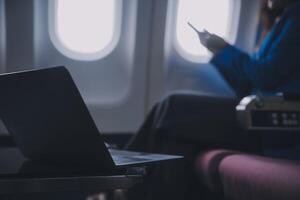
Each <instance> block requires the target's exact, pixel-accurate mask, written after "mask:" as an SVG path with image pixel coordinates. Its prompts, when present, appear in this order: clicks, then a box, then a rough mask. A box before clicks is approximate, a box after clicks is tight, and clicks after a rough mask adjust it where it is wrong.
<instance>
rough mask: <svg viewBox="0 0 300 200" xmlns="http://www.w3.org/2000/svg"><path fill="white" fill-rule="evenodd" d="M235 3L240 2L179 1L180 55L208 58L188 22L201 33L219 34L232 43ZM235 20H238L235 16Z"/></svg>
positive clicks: (215, 0) (178, 36) (222, 0)
mask: <svg viewBox="0 0 300 200" xmlns="http://www.w3.org/2000/svg"><path fill="white" fill-rule="evenodd" d="M234 2H239V1H238V0H178V10H177V22H176V39H177V45H178V47H179V51H180V53H183V54H184V55H186V56H188V57H192V58H198V59H199V58H207V57H208V56H209V52H208V51H207V49H206V48H204V47H203V46H202V45H201V43H200V42H199V38H198V36H197V34H196V32H195V31H193V29H191V28H190V27H189V26H188V25H187V22H190V23H191V24H193V25H194V26H195V27H196V28H197V29H199V30H200V31H201V30H203V29H206V30H207V31H209V32H211V33H214V34H217V35H219V36H221V37H223V38H225V39H227V40H228V41H232V40H233V38H232V33H233V31H232V30H233V29H235V28H236V27H234V26H233V24H234V23H233V13H236V12H233V11H234V9H233V8H234V7H233V4H234ZM235 18H238V17H236V16H235Z"/></svg>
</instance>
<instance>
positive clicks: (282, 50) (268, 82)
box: [211, 17, 300, 96]
mask: <svg viewBox="0 0 300 200" xmlns="http://www.w3.org/2000/svg"><path fill="white" fill-rule="evenodd" d="M299 24H300V20H299V17H298V18H290V19H287V20H286V21H285V24H284V26H283V27H282V30H281V31H280V34H278V35H277V37H276V39H275V40H273V42H272V44H271V45H270V48H269V49H268V53H267V54H266V55H265V56H264V57H262V58H255V57H251V56H249V55H248V54H246V53H244V52H242V51H240V50H239V49H237V48H235V47H234V46H231V45H228V46H227V47H225V48H224V49H223V50H222V51H221V52H219V53H218V54H217V55H215V56H214V57H213V59H212V60H211V63H212V64H214V65H215V67H216V68H217V69H218V70H219V71H220V73H221V74H222V75H223V76H224V78H225V79H226V80H227V81H228V82H229V84H230V85H231V86H232V87H233V89H234V90H235V91H236V93H237V95H238V96H244V95H245V94H247V93H249V91H250V90H253V89H257V90H259V91H272V90H274V89H276V88H277V87H279V86H280V85H281V84H282V83H284V82H286V81H288V79H289V77H290V76H291V75H292V74H293V72H295V70H299V69H300V65H299V63H300V54H299V47H300V40H299V35H300V25H299Z"/></svg>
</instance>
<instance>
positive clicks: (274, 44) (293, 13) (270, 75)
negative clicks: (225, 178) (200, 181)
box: [128, 0, 300, 200]
mask: <svg viewBox="0 0 300 200" xmlns="http://www.w3.org/2000/svg"><path fill="white" fill-rule="evenodd" d="M268 7H269V8H270V9H272V10H277V9H278V10H283V12H282V14H281V15H280V16H279V18H278V19H277V20H274V25H273V26H272V29H271V30H270V32H269V33H268V34H267V35H266V37H265V38H264V40H263V42H262V43H261V45H260V48H259V50H258V52H257V53H256V54H254V55H253V56H250V55H248V54H246V53H244V52H242V51H241V50H239V49H237V48H236V47H234V46H232V45H230V44H228V43H227V42H226V41H224V40H223V39H222V38H220V37H218V36H217V35H214V34H210V33H208V32H203V33H201V34H200V33H199V39H200V42H201V43H202V44H203V45H204V46H205V47H207V48H208V49H209V50H210V51H211V52H212V53H213V58H212V60H211V63H212V64H213V65H214V66H215V67H216V68H217V70H218V71H219V72H220V73H221V74H222V75H223V77H224V78H225V80H227V81H228V83H229V84H230V85H231V87H232V88H233V89H234V90H235V92H236V94H237V96H238V97H239V98H241V97H244V96H246V95H249V94H263V95H272V94H275V93H278V92H283V93H300V64H299V63H300V51H299V48H300V1H298V0H268ZM239 98H237V99H231V98H222V97H212V96H198V95H192V94H191V95H187V94H185V95H182V94H174V95H171V96H169V97H167V98H165V99H164V100H162V101H161V102H159V103H157V104H156V105H155V107H154V108H153V109H152V111H151V112H150V114H149V115H148V117H147V119H146V121H145V122H144V124H143V125H142V127H141V129H140V130H139V132H138V133H137V134H136V136H135V137H134V138H133V140H132V141H131V142H130V144H129V145H128V149H131V150H139V151H148V152H157V153H169V154H181V155H184V156H185V159H184V161H183V162H179V161H178V162H169V163H166V164H162V165H159V166H158V167H156V168H154V169H151V170H150V172H149V176H148V177H147V179H146V182H145V188H144V189H145V192H146V199H173V200H174V199H188V198H189V199H191V198H192V196H196V195H195V193H197V192H199V189H198V188H199V186H198V185H197V186H195V180H196V178H195V177H194V176H195V175H194V174H193V161H194V158H195V155H197V154H198V153H199V152H201V151H203V150H206V149H208V148H220V147H222V148H230V149H237V150H246V151H251V152H260V150H261V147H262V148H263V149H264V148H266V146H265V145H264V144H265V142H263V145H261V142H260V137H259V136H260V135H259V136H256V135H254V134H249V133H246V132H242V130H240V129H239V128H238V126H237V125H236V121H235V106H236V105H237V103H238V101H239ZM273 137H275V136H274V135H270V136H269V137H265V136H264V140H263V141H267V142H270V141H271V142H270V143H272V142H273V140H275V139H274V138H273ZM279 139H280V143H279V147H281V148H284V147H285V146H284V145H287V146H290V145H291V144H292V143H293V142H295V143H296V145H297V144H299V143H300V142H299V141H300V140H299V139H295V138H293V137H290V138H288V136H285V138H282V137H279ZM284 140H286V142H285V144H284V142H283V141H284ZM275 143H276V142H275ZM193 186H195V187H196V188H197V189H195V190H193V189H192V187H193ZM198 199H199V198H198Z"/></svg>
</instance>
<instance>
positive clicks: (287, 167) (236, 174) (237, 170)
mask: <svg viewBox="0 0 300 200" xmlns="http://www.w3.org/2000/svg"><path fill="white" fill-rule="evenodd" d="M219 173H220V174H219V175H220V179H221V182H222V185H223V191H224V195H225V197H227V198H228V199H232V200H257V199H263V200H279V199H280V200H294V199H295V200H296V199H297V200H299V199H300V163H299V162H292V161H285V160H280V159H271V158H266V157H262V156H253V155H247V154H236V155H230V156H227V157H225V158H224V159H222V161H221V163H220V165H219Z"/></svg>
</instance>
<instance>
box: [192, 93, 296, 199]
mask: <svg viewBox="0 0 300 200" xmlns="http://www.w3.org/2000/svg"><path fill="white" fill-rule="evenodd" d="M236 110H237V118H238V121H239V124H240V125H241V126H242V127H243V128H244V129H245V130H247V131H248V130H251V131H263V132H266V131H267V132H268V133H269V134H270V135H269V136H270V138H271V137H275V138H276V133H280V137H281V141H282V142H281V143H284V140H285V138H286V137H291V135H290V134H294V135H293V136H294V137H291V138H294V139H295V138H296V139H295V140H296V142H297V141H298V140H297V138H298V134H299V131H300V114H299V113H300V101H299V98H290V97H288V96H282V95H279V96H269V97H263V98H258V97H257V96H248V97H245V98H244V99H242V100H241V102H240V103H239V104H238V106H237V107H236ZM271 134H273V135H271ZM270 138H269V139H270ZM273 139H274V138H273ZM279 139H280V138H279ZM299 150H300V149H299V145H298V146H292V145H290V146H289V147H288V148H283V149H279V148H277V149H272V150H271V149H270V150H268V149H264V154H262V155H254V154H250V153H245V152H242V151H233V150H229V149H212V150H208V151H206V152H203V153H201V154H200V155H199V156H198V157H197V159H196V162H195V169H196V172H197V174H198V177H199V180H200V182H201V184H202V185H203V186H205V187H206V188H207V189H208V190H209V191H210V192H212V194H217V195H221V196H222V198H224V199H230V200H253V199H264V200H280V199H282V200H283V199H284V200H285V199H289V200H294V199H295V200H296V199H300V161H299V152H300V151H299ZM269 151H270V152H269ZM271 151H272V152H271ZM268 152H269V153H270V154H269V153H268ZM269 155H270V156H272V158H271V157H267V156H269ZM222 198H221V199H222Z"/></svg>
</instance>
